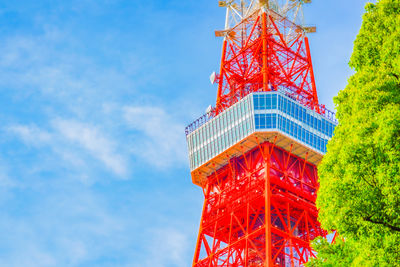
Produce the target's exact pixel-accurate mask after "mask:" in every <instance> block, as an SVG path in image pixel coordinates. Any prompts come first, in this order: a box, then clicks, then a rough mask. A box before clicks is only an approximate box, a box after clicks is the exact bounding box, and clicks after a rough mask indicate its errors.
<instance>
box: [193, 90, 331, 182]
mask: <svg viewBox="0 0 400 267" xmlns="http://www.w3.org/2000/svg"><path fill="white" fill-rule="evenodd" d="M337 124H338V122H337V120H336V119H335V116H334V113H333V112H331V111H329V110H325V112H324V114H318V113H317V112H315V111H313V110H311V109H309V108H307V107H305V106H304V105H302V104H301V103H300V102H298V101H296V100H295V99H293V98H292V97H291V96H290V95H289V94H288V93H287V92H285V91H269V92H255V93H251V94H248V95H247V96H245V97H244V98H242V99H241V100H240V101H238V102H237V103H235V104H234V105H232V106H231V107H229V108H228V109H226V110H225V111H223V112H221V113H220V114H218V116H215V117H212V116H210V115H207V114H206V115H203V116H202V117H200V118H199V119H198V120H196V121H195V122H193V123H192V124H190V125H189V126H187V127H186V138H187V143H188V150H189V161H190V171H191V175H192V180H193V183H194V184H197V185H199V186H203V185H204V182H205V181H206V179H207V177H208V176H209V175H210V174H211V173H213V172H214V171H215V170H216V169H219V168H220V167H222V166H224V165H226V164H227V163H228V161H229V159H230V158H231V157H234V156H239V155H243V153H246V152H247V151H249V150H250V149H252V148H254V147H255V146H257V145H259V144H261V143H263V142H265V141H269V142H272V143H275V145H276V146H279V147H282V148H284V149H285V150H287V151H291V153H292V154H295V155H297V156H299V157H301V158H304V159H305V158H306V157H307V161H309V162H311V163H313V164H315V165H318V163H319V162H320V161H321V159H322V157H323V155H324V154H325V153H326V145H327V143H328V141H329V140H330V138H331V137H332V136H333V131H334V128H335V126H336V125H337Z"/></svg>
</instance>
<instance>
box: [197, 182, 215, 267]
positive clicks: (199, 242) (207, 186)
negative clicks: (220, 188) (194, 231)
mask: <svg viewBox="0 0 400 267" xmlns="http://www.w3.org/2000/svg"><path fill="white" fill-rule="evenodd" d="M210 187H211V186H210V184H209V183H207V184H206V190H205V192H206V193H205V194H204V204H203V212H202V213H201V218H200V226H199V235H198V236H197V243H196V250H195V252H194V257H193V263H192V267H194V266H196V263H197V262H198V261H199V256H200V249H201V235H202V234H203V220H204V218H203V216H204V212H205V210H206V207H207V202H208V196H209V194H210Z"/></svg>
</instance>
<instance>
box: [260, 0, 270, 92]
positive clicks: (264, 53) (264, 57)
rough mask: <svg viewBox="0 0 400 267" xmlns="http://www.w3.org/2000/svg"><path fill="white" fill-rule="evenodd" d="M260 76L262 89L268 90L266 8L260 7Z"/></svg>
mask: <svg viewBox="0 0 400 267" xmlns="http://www.w3.org/2000/svg"><path fill="white" fill-rule="evenodd" d="M261 16H262V20H261V23H262V35H261V38H262V47H263V48H262V61H263V67H262V76H263V91H264V92H266V91H269V88H268V83H269V77H268V76H269V73H268V27H267V9H266V8H262V14H261Z"/></svg>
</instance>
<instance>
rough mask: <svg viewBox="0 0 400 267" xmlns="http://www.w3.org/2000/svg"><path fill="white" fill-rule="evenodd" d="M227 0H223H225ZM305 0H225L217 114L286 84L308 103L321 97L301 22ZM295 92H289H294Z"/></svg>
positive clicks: (315, 103)
mask: <svg viewBox="0 0 400 267" xmlns="http://www.w3.org/2000/svg"><path fill="white" fill-rule="evenodd" d="M223 2H224V1H223ZM303 2H304V1H289V0H286V1H283V0H280V1H278V0H276V1H261V0H259V1H255V0H254V1H225V2H224V3H225V4H224V5H223V6H226V7H227V15H226V23H225V29H224V30H223V31H216V35H217V36H223V37H224V42H223V51H222V59H221V68H220V73H219V74H218V75H217V79H215V81H216V82H217V83H218V93H217V103H216V107H215V110H214V113H215V114H218V113H220V112H221V111H223V110H224V109H226V108H228V107H230V106H231V105H232V104H234V103H236V102H237V101H238V100H239V99H241V98H243V97H244V96H246V95H247V94H249V93H251V92H257V91H271V90H283V91H287V92H288V94H290V95H291V97H293V98H295V99H297V100H298V101H299V102H301V103H302V104H303V105H305V106H307V107H309V108H311V109H313V110H316V111H317V112H323V110H324V109H323V108H322V109H321V108H320V105H319V103H318V95H317V90H316V85H315V80H314V72H313V66H312V61H311V55H310V48H309V44H308V38H307V36H306V32H309V31H312V30H311V28H310V27H304V26H303V24H302V23H301V24H297V23H300V22H299V21H301V20H302V19H301V18H302V9H301V6H302V3H303ZM289 92H290V93H289Z"/></svg>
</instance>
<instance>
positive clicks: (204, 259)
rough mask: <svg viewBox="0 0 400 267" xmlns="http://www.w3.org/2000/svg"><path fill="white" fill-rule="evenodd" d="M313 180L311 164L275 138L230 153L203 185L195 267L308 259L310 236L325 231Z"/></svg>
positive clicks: (293, 263)
mask: <svg viewBox="0 0 400 267" xmlns="http://www.w3.org/2000/svg"><path fill="white" fill-rule="evenodd" d="M317 180H318V176H317V169H316V166H315V165H313V164H310V163H308V162H307V160H304V159H301V158H299V157H297V156H295V155H293V154H292V153H291V151H285V150H284V149H281V148H279V147H277V146H275V145H274V144H273V143H269V142H264V143H262V144H260V145H257V146H256V147H255V148H254V149H252V150H251V151H249V152H247V153H243V155H242V156H241V157H237V158H231V159H230V160H229V164H228V165H226V166H224V167H223V168H220V169H218V170H217V171H216V172H215V173H214V174H213V175H211V176H210V177H209V179H208V182H207V184H206V185H205V188H204V193H205V202H204V209H203V216H202V221H201V225H200V232H199V237H198V241H197V248H196V252H195V256H194V262H193V266H196V267H200V266H201V267H203V266H221V267H222V266H231V267H234V266H249V267H251V266H301V265H303V264H304V263H306V262H307V261H308V260H309V258H310V257H313V256H315V255H314V253H313V251H312V249H311V248H310V241H311V240H313V239H314V238H315V237H317V236H326V232H325V231H323V230H322V229H321V228H320V224H319V223H318V220H317V216H318V213H317V209H316V208H315V199H316V191H317V188H318V182H317ZM265 207H270V208H269V209H267V210H266V209H265ZM265 218H269V219H267V220H265Z"/></svg>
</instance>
